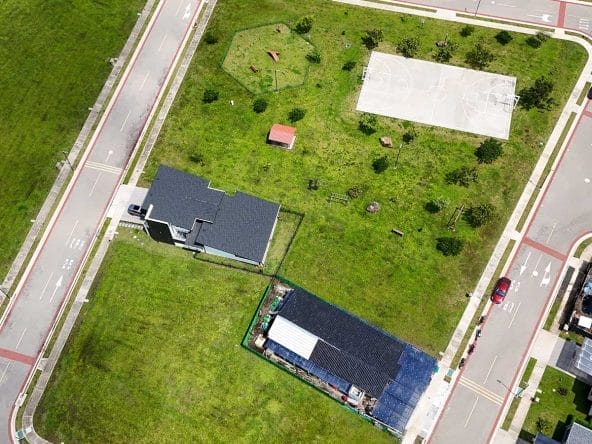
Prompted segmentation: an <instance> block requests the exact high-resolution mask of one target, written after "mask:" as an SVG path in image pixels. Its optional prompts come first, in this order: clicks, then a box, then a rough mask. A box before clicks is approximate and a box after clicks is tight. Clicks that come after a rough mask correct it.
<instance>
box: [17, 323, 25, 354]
mask: <svg viewBox="0 0 592 444" xmlns="http://www.w3.org/2000/svg"><path fill="white" fill-rule="evenodd" d="M26 331H27V327H25V329H24V330H23V332H22V333H21V337H20V338H19V340H18V342H17V343H16V347H14V349H15V350H17V349H18V348H19V345H21V342H23V338H24V337H25V333H26Z"/></svg>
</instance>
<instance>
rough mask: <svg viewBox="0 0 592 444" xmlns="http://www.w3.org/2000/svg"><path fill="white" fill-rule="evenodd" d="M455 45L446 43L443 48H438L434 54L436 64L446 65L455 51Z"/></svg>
mask: <svg viewBox="0 0 592 444" xmlns="http://www.w3.org/2000/svg"><path fill="white" fill-rule="evenodd" d="M456 48H457V46H456V43H454V42H446V45H445V46H440V47H439V48H438V50H437V51H436V53H435V54H434V60H436V62H438V63H447V62H449V61H450V59H451V58H452V56H453V55H454V53H455V51H456Z"/></svg>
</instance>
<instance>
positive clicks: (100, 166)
mask: <svg viewBox="0 0 592 444" xmlns="http://www.w3.org/2000/svg"><path fill="white" fill-rule="evenodd" d="M84 166H85V167H86V168H92V169H93V170H97V171H103V172H105V173H112V174H117V175H119V174H120V173H121V171H122V170H121V168H117V167H116V166H112V165H105V164H104V163H99V162H92V161H90V160H89V161H87V162H86V163H85V164H84Z"/></svg>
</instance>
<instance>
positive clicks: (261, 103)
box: [253, 99, 267, 114]
mask: <svg viewBox="0 0 592 444" xmlns="http://www.w3.org/2000/svg"><path fill="white" fill-rule="evenodd" d="M266 109H267V100H265V99H257V100H255V101H254V102H253V111H255V112H256V113H257V114H260V113H262V112H263V111H265V110H266Z"/></svg>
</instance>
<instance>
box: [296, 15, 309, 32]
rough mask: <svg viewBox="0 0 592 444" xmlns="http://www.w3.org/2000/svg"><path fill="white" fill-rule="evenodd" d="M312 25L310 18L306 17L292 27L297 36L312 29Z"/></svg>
mask: <svg viewBox="0 0 592 444" xmlns="http://www.w3.org/2000/svg"><path fill="white" fill-rule="evenodd" d="M312 23H313V20H312V16H310V15H306V16H304V17H302V18H301V19H300V20H298V22H297V23H296V26H295V27H294V30H295V31H296V32H297V33H298V34H306V33H308V32H309V31H310V30H311V29H312Z"/></svg>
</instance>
